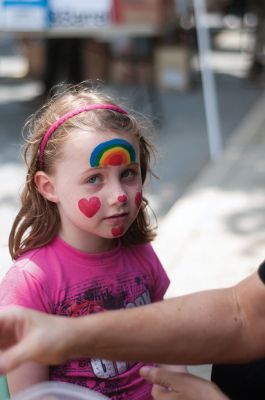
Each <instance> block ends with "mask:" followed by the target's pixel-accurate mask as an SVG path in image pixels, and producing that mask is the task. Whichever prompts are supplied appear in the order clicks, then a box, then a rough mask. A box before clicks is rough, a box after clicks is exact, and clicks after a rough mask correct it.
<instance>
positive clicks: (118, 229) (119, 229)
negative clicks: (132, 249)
mask: <svg viewBox="0 0 265 400" xmlns="http://www.w3.org/2000/svg"><path fill="white" fill-rule="evenodd" d="M123 232H124V227H123V226H122V225H121V226H118V227H116V228H112V229H111V233H112V235H113V236H120V235H122V234H123Z"/></svg>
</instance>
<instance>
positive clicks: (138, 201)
mask: <svg viewBox="0 0 265 400" xmlns="http://www.w3.org/2000/svg"><path fill="white" fill-rule="evenodd" d="M134 202H135V204H136V207H137V208H139V207H140V205H141V203H142V192H137V193H136V195H135V198H134Z"/></svg>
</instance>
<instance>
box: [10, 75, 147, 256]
mask: <svg viewBox="0 0 265 400" xmlns="http://www.w3.org/2000/svg"><path fill="white" fill-rule="evenodd" d="M98 103H102V104H103V103H104V104H115V101H114V99H113V98H111V97H110V96H107V95H105V94H103V93H101V92H100V91H98V90H97V89H91V88H88V87H87V85H86V83H82V84H78V85H67V86H66V85H65V86H64V88H63V91H62V90H60V92H59V93H57V94H55V95H54V96H53V97H52V98H51V99H50V101H49V102H47V104H45V105H44V106H43V107H41V108H40V110H39V111H37V112H36V113H35V114H34V115H33V116H31V117H30V118H29V120H28V122H27V123H26V125H25V127H24V131H25V130H27V138H26V143H25V145H24V151H23V156H24V161H25V163H26V166H27V176H26V183H25V186H24V188H23V191H22V193H21V208H20V210H19V212H18V214H17V216H16V218H15V221H14V223H13V226H12V229H11V232H10V236H9V251H10V254H11V257H12V258H13V259H17V258H18V257H19V256H20V255H21V254H23V253H25V252H26V251H28V250H31V249H34V248H38V247H42V246H44V245H46V244H47V243H49V242H50V241H51V240H52V239H53V238H54V236H56V235H57V234H58V230H59V227H60V217H59V212H58V208H57V205H56V204H55V203H53V202H51V201H48V200H47V199H45V198H44V197H43V196H42V195H41V194H40V193H39V191H38V190H37V187H36V185H35V182H34V176H35V173H36V172H37V171H38V170H40V165H39V148H40V143H41V141H42V138H43V136H44V134H45V132H47V130H48V129H49V128H50V126H51V125H52V124H54V123H55V122H56V121H57V120H58V119H59V118H60V117H61V116H62V115H64V114H66V113H67V112H69V111H71V110H73V109H75V108H78V107H82V106H84V105H88V104H98ZM76 128H78V129H82V130H84V131H85V130H88V129H91V128H93V129H95V130H102V129H103V130H104V129H108V130H115V132H117V133H118V134H122V133H124V132H129V133H130V134H132V135H134V136H135V137H136V138H137V140H138V141H139V146H140V164H141V176H142V183H143V184H144V182H145V180H146V177H147V174H148V173H151V174H152V171H151V167H150V162H151V156H152V155H154V146H153V145H152V144H151V142H150V141H149V140H148V139H147V138H146V137H145V136H144V132H146V131H147V130H148V129H149V128H150V124H149V123H148V122H147V120H146V119H143V118H140V117H136V116H135V115H134V113H132V112H128V115H124V114H120V113H117V112H115V111H112V110H108V109H107V110H101V109H100V110H93V111H89V112H84V113H82V114H79V115H77V116H75V117H73V118H70V119H68V120H67V121H65V122H64V123H63V124H62V125H61V126H59V127H58V128H57V129H56V132H55V134H53V135H52V136H51V137H50V138H49V140H48V142H47V144H46V147H45V151H44V153H43V160H44V164H43V165H42V166H41V169H42V170H43V171H44V172H46V173H47V174H51V173H52V172H53V171H54V167H55V164H56V162H57V161H58V159H60V157H62V150H61V147H62V146H61V144H62V143H64V142H65V141H66V140H67V137H68V134H69V132H70V131H71V130H72V129H76ZM147 205H148V201H147V199H146V198H144V197H143V200H142V204H141V207H140V210H139V213H138V215H137V217H136V219H135V220H134V222H133V223H132V225H131V226H130V228H129V229H128V231H127V232H126V233H125V234H124V236H123V237H122V238H121V241H122V243H123V244H125V245H130V244H141V243H147V242H150V241H151V240H153V239H154V237H155V232H154V228H153V227H152V226H151V223H150V218H149V216H148V213H147V209H146V208H147Z"/></svg>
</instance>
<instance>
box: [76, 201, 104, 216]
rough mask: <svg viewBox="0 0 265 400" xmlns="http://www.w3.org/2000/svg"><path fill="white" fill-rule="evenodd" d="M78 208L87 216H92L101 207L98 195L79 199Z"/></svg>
mask: <svg viewBox="0 0 265 400" xmlns="http://www.w3.org/2000/svg"><path fill="white" fill-rule="evenodd" d="M78 207H79V210H80V211H81V212H82V213H83V214H84V215H85V216H86V217H87V218H91V217H93V216H94V215H95V214H96V213H97V212H98V210H99V209H100V207H101V203H100V200H99V198H98V197H96V196H94V197H90V199H81V200H79V202H78Z"/></svg>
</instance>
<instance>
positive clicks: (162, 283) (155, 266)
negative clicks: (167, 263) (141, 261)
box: [146, 244, 170, 302]
mask: <svg viewBox="0 0 265 400" xmlns="http://www.w3.org/2000/svg"><path fill="white" fill-rule="evenodd" d="M146 250H147V255H148V260H149V265H150V268H151V271H152V274H153V280H154V288H153V293H152V301H153V302H154V301H160V300H163V298H164V295H165V293H166V291H167V289H168V287H169V284H170V280H169V278H168V276H167V273H166V271H165V270H164V268H163V266H162V264H161V262H160V260H159V258H158V256H157V254H156V253H155V251H154V249H153V247H152V246H151V244H148V245H146Z"/></svg>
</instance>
